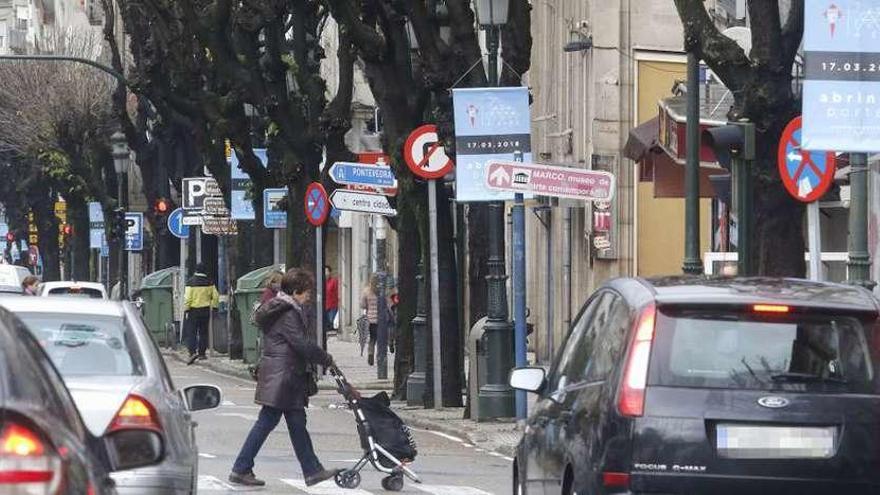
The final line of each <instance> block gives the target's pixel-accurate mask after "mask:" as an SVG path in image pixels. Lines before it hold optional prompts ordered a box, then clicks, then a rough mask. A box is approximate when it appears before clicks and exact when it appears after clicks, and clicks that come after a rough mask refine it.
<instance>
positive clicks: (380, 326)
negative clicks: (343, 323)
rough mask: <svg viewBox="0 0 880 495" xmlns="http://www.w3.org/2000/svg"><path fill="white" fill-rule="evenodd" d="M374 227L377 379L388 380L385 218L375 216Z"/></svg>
mask: <svg viewBox="0 0 880 495" xmlns="http://www.w3.org/2000/svg"><path fill="white" fill-rule="evenodd" d="M373 225H374V227H375V231H376V275H377V278H378V279H379V283H378V284H377V285H378V287H376V292H377V294H376V306H377V307H378V309H379V318H378V321H377V322H376V323H377V325H376V347H378V349H376V378H378V379H379V380H387V379H388V318H387V315H388V313H387V309H388V308H387V306H386V301H385V284H386V281H387V277H388V274H387V273H386V271H385V248H386V243H385V238H386V235H385V217H383V216H382V215H374V216H373Z"/></svg>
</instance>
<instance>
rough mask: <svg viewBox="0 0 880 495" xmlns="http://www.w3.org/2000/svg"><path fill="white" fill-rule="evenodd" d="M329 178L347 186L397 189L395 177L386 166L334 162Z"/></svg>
mask: <svg viewBox="0 0 880 495" xmlns="http://www.w3.org/2000/svg"><path fill="white" fill-rule="evenodd" d="M330 178H331V179H333V182H336V183H337V184H344V185H349V186H369V187H397V177H395V176H394V172H393V171H392V170H391V167H389V166H387V165H385V166H382V165H372V164H364V163H351V162H336V163H334V164H333V166H332V167H330Z"/></svg>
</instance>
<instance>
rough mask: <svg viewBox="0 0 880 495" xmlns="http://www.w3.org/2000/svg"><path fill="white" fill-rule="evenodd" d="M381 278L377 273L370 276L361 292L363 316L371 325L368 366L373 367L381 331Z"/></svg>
mask: <svg viewBox="0 0 880 495" xmlns="http://www.w3.org/2000/svg"><path fill="white" fill-rule="evenodd" d="M378 287H379V277H378V276H377V275H376V274H375V273H371V274H370V278H369V279H368V281H367V286H366V287H364V290H363V291H362V292H361V314H363V315H364V316H366V317H367V321H368V322H369V323H370V343H369V344H368V345H369V347H367V364H369V365H370V366H372V365H373V361H374V359H375V355H376V333H377V331H378V329H379V296H378V295H377V292H378Z"/></svg>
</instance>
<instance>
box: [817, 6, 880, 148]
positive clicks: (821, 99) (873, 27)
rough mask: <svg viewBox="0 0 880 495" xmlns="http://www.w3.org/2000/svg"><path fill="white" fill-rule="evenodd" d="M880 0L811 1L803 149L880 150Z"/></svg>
mask: <svg viewBox="0 0 880 495" xmlns="http://www.w3.org/2000/svg"><path fill="white" fill-rule="evenodd" d="M878 38H880V1H876V0H874V1H865V0H834V1H833V2H832V1H829V0H806V3H805V17H804V77H805V79H804V89H803V108H802V114H803V132H802V138H803V142H802V143H800V144H801V145H802V147H803V149H807V150H828V151H840V152H843V151H851V152H872V151H880V106H878V102H880V44H878V43H877V40H878Z"/></svg>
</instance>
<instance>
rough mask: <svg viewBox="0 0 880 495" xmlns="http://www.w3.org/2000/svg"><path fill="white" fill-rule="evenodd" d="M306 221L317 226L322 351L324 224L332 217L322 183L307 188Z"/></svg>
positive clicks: (317, 323) (318, 330)
mask: <svg viewBox="0 0 880 495" xmlns="http://www.w3.org/2000/svg"><path fill="white" fill-rule="evenodd" d="M304 206H305V214H306V220H308V221H309V223H310V224H312V225H314V226H315V295H316V296H315V330H316V332H315V335H316V336H317V342H316V344H317V345H318V346H319V347H321V348H322V349H323V348H325V347H326V346H325V345H324V342H325V341H326V339H325V338H324V317H323V316H322V315H323V314H324V223H325V222H326V221H327V217H328V216H329V215H330V200H329V198H327V191H326V190H325V189H324V186H322V185H321V183H320V182H312V183H311V184H309V187H307V188H306V197H305V205H304Z"/></svg>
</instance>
